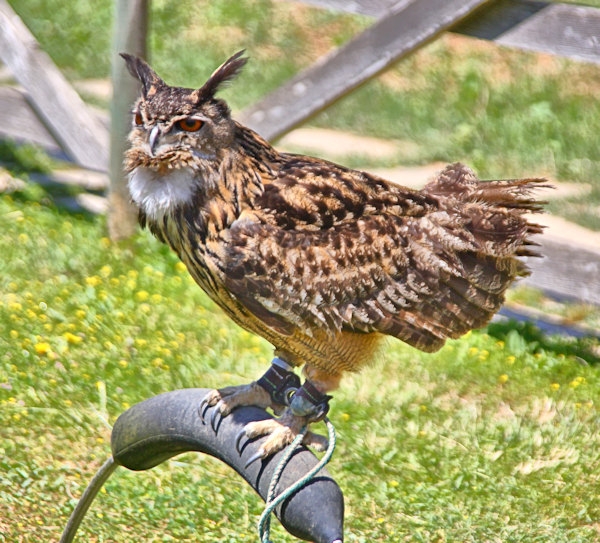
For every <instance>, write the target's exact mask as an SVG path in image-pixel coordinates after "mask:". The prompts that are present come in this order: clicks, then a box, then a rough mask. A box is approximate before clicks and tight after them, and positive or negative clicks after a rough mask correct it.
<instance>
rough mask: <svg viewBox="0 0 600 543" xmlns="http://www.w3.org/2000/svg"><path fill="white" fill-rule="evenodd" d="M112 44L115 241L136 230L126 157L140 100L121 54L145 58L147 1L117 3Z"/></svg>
mask: <svg viewBox="0 0 600 543" xmlns="http://www.w3.org/2000/svg"><path fill="white" fill-rule="evenodd" d="M114 21H115V31H114V35H113V44H112V59H111V61H112V82H113V98H112V101H111V105H110V118H111V128H112V129H111V134H110V169H109V174H110V189H109V194H108V200H109V214H108V231H109V235H110V238H111V239H112V240H115V241H117V240H120V239H126V238H128V237H129V236H131V235H132V234H133V233H134V232H135V229H136V226H137V211H136V210H135V208H134V207H133V205H132V204H131V196H130V195H129V190H128V189H127V179H126V176H125V172H124V171H123V154H124V153H125V150H126V149H127V145H128V144H127V134H128V133H129V131H130V130H131V106H132V105H133V103H134V102H135V100H136V99H137V98H138V96H139V89H140V87H139V82H138V81H137V79H134V78H133V77H132V76H131V74H130V73H129V72H128V70H127V67H126V65H125V61H124V60H123V59H122V58H121V57H120V56H119V53H131V54H134V55H137V56H139V57H143V58H146V52H147V49H146V35H147V33H148V0H117V1H116V2H115V18H114Z"/></svg>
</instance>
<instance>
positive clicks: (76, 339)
mask: <svg viewBox="0 0 600 543" xmlns="http://www.w3.org/2000/svg"><path fill="white" fill-rule="evenodd" d="M63 337H64V338H65V339H66V340H67V343H70V344H71V345H78V344H79V343H81V342H82V341H83V338H82V337H81V336H76V335H75V334H72V333H71V332H65V333H64V334H63Z"/></svg>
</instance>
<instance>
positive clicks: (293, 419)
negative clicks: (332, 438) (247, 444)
mask: <svg viewBox="0 0 600 543" xmlns="http://www.w3.org/2000/svg"><path fill="white" fill-rule="evenodd" d="M309 423H310V420H309V417H301V416H298V415H294V413H293V412H292V410H291V409H286V411H285V412H284V414H283V415H282V416H281V417H279V419H267V420H259V421H255V422H250V423H248V424H246V426H244V429H243V430H242V431H241V432H240V433H239V434H238V436H237V439H236V448H237V450H238V452H239V453H240V454H241V453H242V451H243V449H244V445H243V444H242V441H243V438H247V439H254V438H257V437H260V436H265V435H268V436H269V437H268V438H267V439H266V440H265V442H264V443H263V444H262V445H261V447H260V449H258V451H257V452H256V453H255V454H254V455H252V456H251V457H250V458H249V459H248V461H247V462H246V467H248V466H249V465H250V464H252V463H254V462H256V461H257V460H261V459H263V458H267V457H269V456H271V455H273V454H275V453H276V452H278V451H280V450H281V449H283V448H285V447H287V446H288V445H290V444H291V443H292V442H293V441H294V439H295V438H296V436H297V435H298V434H299V433H300V432H301V430H302V428H304V426H306V425H307V424H309ZM302 444H303V445H306V446H308V447H312V448H313V449H315V450H316V451H324V450H325V449H327V445H328V442H327V438H326V437H325V436H322V435H319V434H315V433H313V432H310V431H308V432H306V434H305V436H304V439H303V440H302Z"/></svg>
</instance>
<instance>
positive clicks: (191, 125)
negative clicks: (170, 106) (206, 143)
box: [177, 117, 204, 132]
mask: <svg viewBox="0 0 600 543" xmlns="http://www.w3.org/2000/svg"><path fill="white" fill-rule="evenodd" d="M203 124H204V123H203V122H202V121H201V120H200V119H192V118H191V117H189V118H188V119H183V120H182V121H178V122H177V126H178V127H179V128H181V130H185V131H186V132H197V131H198V130H200V129H201V128H202V125H203Z"/></svg>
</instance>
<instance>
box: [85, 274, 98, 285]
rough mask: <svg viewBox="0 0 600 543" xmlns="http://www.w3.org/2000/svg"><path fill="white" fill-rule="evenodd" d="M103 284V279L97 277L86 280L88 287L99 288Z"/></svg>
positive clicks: (93, 276)
mask: <svg viewBox="0 0 600 543" xmlns="http://www.w3.org/2000/svg"><path fill="white" fill-rule="evenodd" d="M101 283H102V279H101V278H100V277H98V276H97V275H92V276H91V277H86V278H85V284H86V285H87V286H88V287H97V286H98V285H100V284H101Z"/></svg>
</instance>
